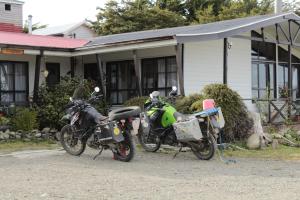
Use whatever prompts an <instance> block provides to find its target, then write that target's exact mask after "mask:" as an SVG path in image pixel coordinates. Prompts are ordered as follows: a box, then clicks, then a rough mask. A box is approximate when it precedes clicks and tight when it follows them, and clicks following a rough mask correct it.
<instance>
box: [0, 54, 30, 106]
mask: <svg viewBox="0 0 300 200" xmlns="http://www.w3.org/2000/svg"><path fill="white" fill-rule="evenodd" d="M2 63H10V64H12V66H13V74H14V76H13V87H14V90H2V82H1V81H0V103H1V105H8V104H10V103H15V104H16V105H28V102H29V99H28V98H29V63H28V62H22V61H6V60H1V61H0V64H2ZM16 64H23V65H24V66H25V75H26V90H16V89H15V88H16V84H15V80H16V73H15V65H16ZM1 73H2V72H1V70H0V74H1ZM3 93H5V94H11V93H12V94H13V101H12V102H4V101H2V100H1V99H2V94H3ZM17 93H25V95H26V100H25V101H24V102H16V94H17Z"/></svg>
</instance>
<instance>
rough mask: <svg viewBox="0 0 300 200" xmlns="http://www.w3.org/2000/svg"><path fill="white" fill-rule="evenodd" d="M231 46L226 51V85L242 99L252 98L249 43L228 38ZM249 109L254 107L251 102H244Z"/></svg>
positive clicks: (248, 41)
mask: <svg viewBox="0 0 300 200" xmlns="http://www.w3.org/2000/svg"><path fill="white" fill-rule="evenodd" d="M228 42H230V43H231V44H232V46H231V48H230V49H229V50H228V77H227V81H228V85H229V87H230V88H232V89H233V90H235V91H237V92H238V93H239V94H240V95H241V97H242V98H243V99H250V98H252V89H251V88H252V84H251V81H252V80H251V76H252V74H251V41H250V40H243V39H235V38H229V39H228ZM245 104H246V105H247V106H248V108H249V109H251V110H253V109H254V107H253V105H252V103H251V101H245Z"/></svg>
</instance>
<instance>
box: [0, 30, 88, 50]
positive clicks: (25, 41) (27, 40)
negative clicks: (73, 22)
mask: <svg viewBox="0 0 300 200" xmlns="http://www.w3.org/2000/svg"><path fill="white" fill-rule="evenodd" d="M86 43H88V41H87V40H79V39H71V38H62V37H52V36H41V35H29V34H25V33H12V32H0V44H5V45H18V46H29V47H38V48H41V47H44V48H59V49H75V48H79V47H82V46H84V45H85V44H86Z"/></svg>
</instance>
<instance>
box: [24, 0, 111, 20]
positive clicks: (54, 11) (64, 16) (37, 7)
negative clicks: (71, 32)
mask: <svg viewBox="0 0 300 200" xmlns="http://www.w3.org/2000/svg"><path fill="white" fill-rule="evenodd" d="M23 1H24V2H25V4H24V13H23V16H24V20H26V19H27V17H28V15H29V14H31V15H32V16H33V23H37V22H40V23H41V24H48V25H49V26H56V25H63V24H69V23H73V22H80V21H83V20H84V19H86V18H88V19H95V15H96V14H97V11H96V8H97V7H102V6H103V5H104V4H105V2H106V1H107V0H23Z"/></svg>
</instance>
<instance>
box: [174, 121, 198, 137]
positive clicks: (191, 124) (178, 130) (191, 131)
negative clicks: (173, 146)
mask: <svg viewBox="0 0 300 200" xmlns="http://www.w3.org/2000/svg"><path fill="white" fill-rule="evenodd" d="M173 127H174V130H175V134H176V136H177V140H178V141H181V142H188V141H197V140H200V139H202V138H203V135H202V132H201V129H200V125H199V121H198V119H197V118H193V119H190V120H188V121H182V122H176V123H174V124H173Z"/></svg>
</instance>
